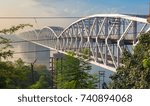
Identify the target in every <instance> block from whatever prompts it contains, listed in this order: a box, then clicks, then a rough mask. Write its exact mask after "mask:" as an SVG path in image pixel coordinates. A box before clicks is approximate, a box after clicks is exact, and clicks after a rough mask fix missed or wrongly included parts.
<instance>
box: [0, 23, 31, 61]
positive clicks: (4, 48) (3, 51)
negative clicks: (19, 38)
mask: <svg viewBox="0 0 150 106" xmlns="http://www.w3.org/2000/svg"><path fill="white" fill-rule="evenodd" d="M25 27H32V25H30V24H20V25H18V26H12V27H11V28H9V29H2V30H0V34H13V33H14V32H16V31H18V30H20V29H23V28H25ZM10 42H11V41H10V40H9V39H6V38H4V37H2V36H0V61H1V59H2V58H3V59H6V58H8V57H12V55H13V51H11V50H9V49H8V48H10V47H12V46H11V45H10Z"/></svg>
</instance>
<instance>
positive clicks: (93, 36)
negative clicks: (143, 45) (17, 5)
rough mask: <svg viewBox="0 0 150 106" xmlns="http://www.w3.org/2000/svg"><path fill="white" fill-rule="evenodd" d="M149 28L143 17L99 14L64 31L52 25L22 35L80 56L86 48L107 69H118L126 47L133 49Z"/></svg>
mask: <svg viewBox="0 0 150 106" xmlns="http://www.w3.org/2000/svg"><path fill="white" fill-rule="evenodd" d="M149 29H150V24H149V23H147V21H146V19H144V18H138V17H133V16H127V15H120V14H97V15H93V16H89V17H86V18H81V19H79V20H77V21H76V22H74V23H72V24H71V25H69V26H68V27H67V28H66V29H64V30H63V31H62V30H61V31H59V30H58V31H59V32H61V33H60V34H56V32H57V31H56V30H55V31H54V30H53V29H52V28H51V27H45V28H43V29H41V30H40V31H39V32H37V31H29V32H25V33H23V35H24V36H26V37H25V38H26V39H27V40H31V39H38V40H39V41H38V42H37V43H40V44H43V45H46V46H48V47H51V48H55V49H56V50H58V51H61V52H66V51H67V50H73V51H75V52H76V54H77V55H78V54H80V52H81V50H82V49H83V48H87V49H89V50H90V58H91V60H92V62H95V63H97V64H100V65H102V66H105V68H107V69H110V68H109V67H111V68H114V69H116V68H117V67H118V66H119V65H120V62H121V54H122V52H123V49H124V48H126V49H128V50H129V51H132V50H131V48H132V47H131V46H133V45H136V44H137V42H138V37H139V36H140V35H141V34H142V33H145V32H147V31H149ZM31 35H32V36H31ZM42 39H47V40H43V41H42ZM40 40H41V41H40Z"/></svg>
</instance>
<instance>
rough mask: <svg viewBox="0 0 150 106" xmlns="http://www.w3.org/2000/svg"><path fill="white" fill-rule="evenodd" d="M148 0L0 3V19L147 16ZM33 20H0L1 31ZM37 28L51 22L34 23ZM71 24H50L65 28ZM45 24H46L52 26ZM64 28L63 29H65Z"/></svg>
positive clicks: (19, 0)
mask: <svg viewBox="0 0 150 106" xmlns="http://www.w3.org/2000/svg"><path fill="white" fill-rule="evenodd" d="M148 3H149V0H0V17H4V16H8V17H9V16H81V17H83V16H87V15H92V14H98V13H99V14H100V13H125V14H148ZM27 21H28V22H29V23H32V24H34V23H35V20H6V19H5V20H4V19H1V20H0V23H1V25H0V27H1V28H2V27H3V26H7V27H8V26H10V25H13V24H15V23H26V22H27ZM37 21H38V22H39V24H40V25H43V26H44V25H45V23H48V22H50V20H46V21H45V22H44V21H41V20H37ZM72 21H74V20H69V21H67V19H66V20H58V21H57V22H56V21H55V23H54V21H53V22H51V23H53V24H56V25H59V24H60V25H64V24H65V23H66V26H67V25H68V24H69V23H70V22H72ZM51 23H48V24H51ZM64 26H65V25H64Z"/></svg>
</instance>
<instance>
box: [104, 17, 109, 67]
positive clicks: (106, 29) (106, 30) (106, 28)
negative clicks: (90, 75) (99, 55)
mask: <svg viewBox="0 0 150 106" xmlns="http://www.w3.org/2000/svg"><path fill="white" fill-rule="evenodd" d="M108 26H109V25H108V18H106V21H105V39H106V38H107V36H108V30H109V29H108ZM107 57H108V48H107V42H106V40H105V64H106V65H107V64H108V60H107Z"/></svg>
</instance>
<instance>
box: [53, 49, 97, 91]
mask: <svg viewBox="0 0 150 106" xmlns="http://www.w3.org/2000/svg"><path fill="white" fill-rule="evenodd" d="M55 70H56V82H55V83H56V86H57V88H59V89H94V88H95V83H96V77H94V76H93V75H90V74H89V70H91V66H90V64H89V63H88V61H86V60H85V59H84V58H82V57H80V58H75V57H74V53H73V52H69V54H68V55H65V56H64V58H63V59H62V60H58V61H56V62H55Z"/></svg>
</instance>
